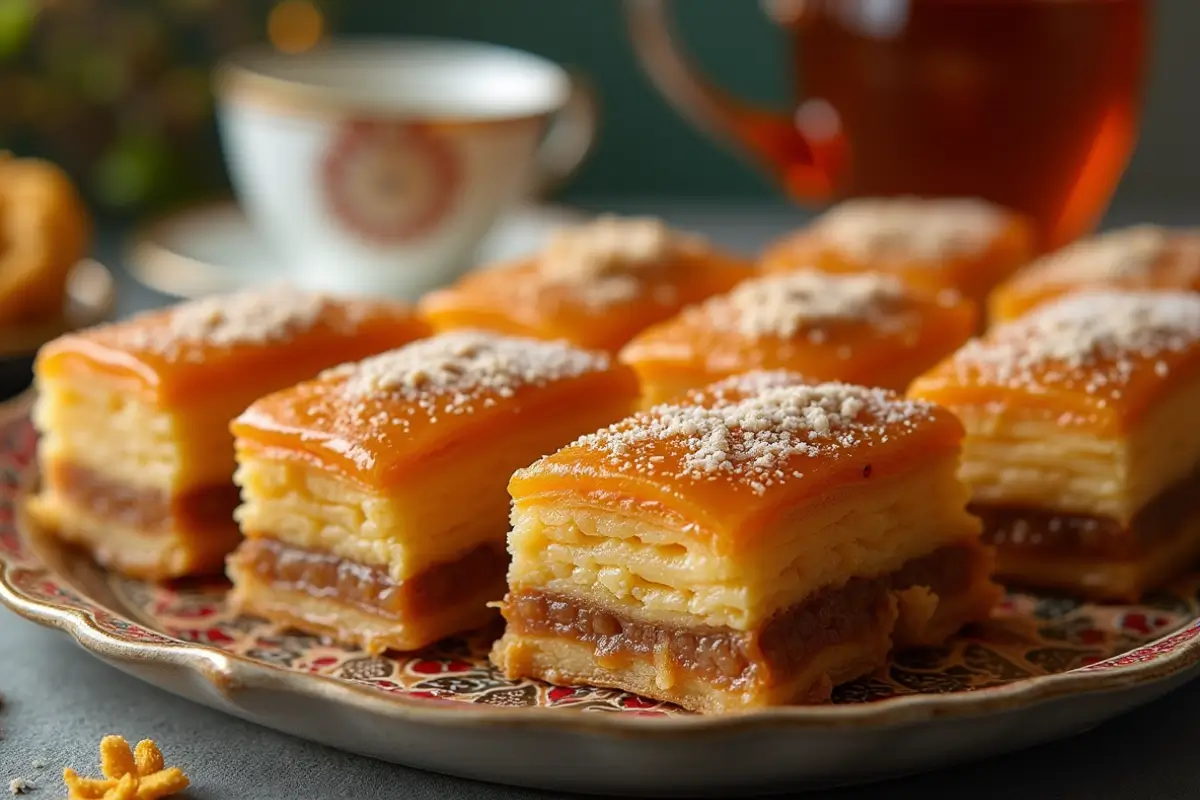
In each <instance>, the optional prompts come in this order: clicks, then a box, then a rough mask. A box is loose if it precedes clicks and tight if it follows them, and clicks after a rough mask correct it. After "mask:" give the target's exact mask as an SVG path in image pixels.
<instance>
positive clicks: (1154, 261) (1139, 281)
mask: <svg viewBox="0 0 1200 800" xmlns="http://www.w3.org/2000/svg"><path fill="white" fill-rule="evenodd" d="M1081 289H1130V290H1144V289H1166V290H1178V291H1190V292H1195V291H1200V230H1196V229H1193V230H1172V229H1170V228H1164V227H1162V226H1159V225H1135V226H1132V227H1129V228H1120V229H1117V230H1114V231H1108V232H1106V233H1101V234H1098V235H1096V236H1091V237H1088V238H1086V239H1080V240H1079V241H1077V242H1075V243H1074V244H1071V245H1068V246H1067V247H1064V248H1062V249H1061V250H1057V251H1055V252H1053V253H1050V254H1049V255H1046V256H1043V257H1042V258H1039V259H1037V260H1036V261H1034V262H1033V263H1031V264H1029V265H1028V266H1026V267H1024V268H1023V269H1021V270H1020V271H1019V272H1018V273H1017V274H1016V275H1013V276H1012V277H1011V278H1009V279H1008V280H1007V281H1005V282H1004V283H1002V284H1001V285H1000V286H999V287H998V288H997V289H996V291H995V292H993V293H992V295H991V297H990V298H989V299H988V312H989V313H988V316H989V318H990V319H991V320H992V321H993V322H1004V321H1007V320H1012V319H1015V318H1017V317H1019V316H1021V315H1023V314H1025V313H1026V312H1028V311H1030V310H1032V309H1034V308H1036V307H1037V306H1040V305H1042V304H1043V303H1045V302H1047V301H1049V300H1053V299H1055V298H1058V297H1061V296H1062V295H1065V294H1070V293H1073V292H1077V291H1079V290H1081Z"/></svg>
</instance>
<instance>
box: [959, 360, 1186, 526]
mask: <svg viewBox="0 0 1200 800" xmlns="http://www.w3.org/2000/svg"><path fill="white" fill-rule="evenodd" d="M950 408H951V410H952V411H954V412H955V414H957V415H958V417H959V419H960V420H962V422H963V426H964V427H965V428H966V431H967V438H966V439H965V441H964V444H963V460H962V471H961V476H962V479H963V480H964V481H965V482H966V483H967V484H968V485H970V487H971V489H972V491H973V494H974V499H975V501H976V502H983V503H989V504H993V505H1007V506H1029V507H1033V508H1042V509H1050V510H1059V511H1064V512H1070V513H1078V514H1091V515H1096V516H1108V517H1112V518H1114V519H1116V520H1118V521H1120V522H1122V523H1128V522H1129V521H1130V520H1131V519H1132V518H1133V516H1134V514H1136V513H1137V511H1138V510H1139V509H1140V508H1142V507H1143V506H1144V505H1145V504H1146V503H1148V502H1150V501H1151V500H1152V499H1153V498H1154V497H1156V496H1157V495H1159V494H1160V493H1161V492H1163V491H1164V490H1166V489H1167V488H1169V487H1170V486H1172V485H1173V484H1175V483H1177V482H1178V481H1180V480H1183V479H1185V478H1186V477H1187V476H1189V475H1191V474H1192V473H1193V472H1194V471H1195V469H1196V465H1197V464H1200V419H1198V418H1197V416H1196V410H1197V409H1200V379H1193V380H1192V381H1190V382H1189V383H1188V384H1187V385H1183V386H1180V387H1178V389H1177V390H1176V391H1174V392H1172V393H1171V394H1170V395H1169V396H1166V397H1164V398H1163V399H1162V400H1161V401H1160V402H1158V403H1157V404H1155V406H1153V407H1152V408H1150V409H1148V410H1147V411H1146V412H1145V413H1144V414H1143V415H1142V417H1141V418H1140V419H1139V420H1138V422H1137V424H1136V426H1135V427H1134V428H1132V429H1131V430H1129V431H1127V432H1126V433H1125V434H1124V435H1117V436H1115V437H1114V435H1113V434H1112V433H1111V432H1110V433H1109V434H1108V435H1107V436H1104V435H1098V434H1097V432H1096V431H1094V430H1092V429H1090V428H1089V427H1088V426H1086V425H1083V426H1080V425H1063V424H1062V423H1061V421H1060V420H1059V419H1058V418H1056V417H1054V416H1051V415H1048V414H1047V413H1045V412H1044V411H1042V410H1040V409H1029V408H1023V407H1021V406H1020V405H1011V406H1007V407H994V406H988V405H983V406H979V405H969V404H963V405H951V406H950Z"/></svg>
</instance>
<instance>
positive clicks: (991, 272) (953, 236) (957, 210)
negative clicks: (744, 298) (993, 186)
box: [762, 197, 1034, 300]
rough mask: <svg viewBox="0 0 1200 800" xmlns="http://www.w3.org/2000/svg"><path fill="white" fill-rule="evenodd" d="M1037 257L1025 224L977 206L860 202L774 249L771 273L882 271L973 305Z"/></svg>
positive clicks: (908, 200)
mask: <svg viewBox="0 0 1200 800" xmlns="http://www.w3.org/2000/svg"><path fill="white" fill-rule="evenodd" d="M1033 255H1034V240H1033V227H1032V225H1031V224H1030V223H1029V221H1028V220H1026V219H1025V218H1024V217H1022V216H1020V215H1018V214H1016V213H1014V212H1011V211H1008V210H1007V209H1003V208H1001V207H999V206H995V205H992V204H990V203H985V202H984V201H981V200H972V199H966V198H963V199H940V200H921V199H917V198H912V197H896V198H861V199H857V200H848V201H846V202H844V203H842V204H840V205H838V206H835V207H834V208H832V209H830V210H829V211H828V212H826V213H825V214H824V215H822V216H821V217H819V218H818V219H817V220H816V221H815V222H814V223H813V224H812V225H810V226H808V227H807V228H804V229H802V230H800V231H797V232H795V233H793V234H791V235H789V236H786V237H784V238H782V239H780V240H778V241H777V242H775V243H774V244H772V245H771V246H769V247H768V248H767V249H766V250H765V251H764V252H763V256H762V263H763V268H764V269H765V270H766V271H768V272H787V271H792V270H796V269H818V270H822V271H824V272H862V271H881V272H888V273H891V274H894V275H896V276H897V277H899V278H901V279H902V280H904V281H905V282H906V283H909V284H911V285H913V286H918V287H921V288H924V289H930V290H936V289H955V290H957V291H959V292H960V293H962V294H964V295H966V296H967V297H970V298H971V299H974V300H982V299H983V297H984V295H985V294H986V293H987V291H988V290H989V289H990V288H991V287H992V286H994V285H995V284H996V283H998V282H1000V281H1001V280H1003V279H1004V278H1006V277H1008V275H1009V274H1011V273H1012V272H1013V271H1014V270H1015V269H1016V268H1017V267H1019V266H1020V265H1022V264H1024V263H1025V262H1027V261H1028V260H1029V259H1030V258H1031V257H1032V256H1033Z"/></svg>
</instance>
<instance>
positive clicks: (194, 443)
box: [33, 378, 242, 494]
mask: <svg viewBox="0 0 1200 800" xmlns="http://www.w3.org/2000/svg"><path fill="white" fill-rule="evenodd" d="M38 390H39V394H38V400H37V403H36V404H35V406H34V410H33V419H34V423H35V424H36V425H37V427H38V430H39V431H41V433H42V438H41V440H40V442H39V445H38V451H39V454H40V455H41V457H42V460H43V463H49V462H50V461H51V460H56V461H60V462H69V463H71V464H74V465H77V466H81V467H86V468H87V469H89V470H91V471H93V472H95V473H96V474H98V475H100V476H102V477H104V478H105V479H107V480H109V481H112V482H114V483H120V484H123V485H126V486H129V487H131V488H137V489H154V490H158V491H162V492H165V493H167V494H174V493H180V492H185V491H188V490H190V489H195V488H201V487H205V486H211V485H213V484H217V483H224V482H228V481H229V480H230V478H231V477H232V475H233V467H234V463H233V437H232V435H231V434H230V433H229V421H230V420H231V419H232V418H233V416H235V415H236V414H237V413H239V412H240V411H241V410H242V409H241V408H240V407H234V406H231V405H230V404H229V403H228V402H222V401H214V402H210V403H207V404H198V405H195V406H192V407H189V408H188V409H187V411H186V412H172V411H168V410H164V409H161V408H158V407H156V406H154V405H150V404H147V403H146V402H144V401H143V400H141V399H140V398H138V397H136V396H135V395H132V394H130V393H128V392H122V391H119V390H116V389H113V388H111V387H109V386H106V385H105V384H104V383H103V382H102V381H98V382H91V383H89V382H85V381H77V380H69V379H58V378H55V379H52V380H46V379H42V380H40V381H39V384H38Z"/></svg>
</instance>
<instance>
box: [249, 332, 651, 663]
mask: <svg viewBox="0 0 1200 800" xmlns="http://www.w3.org/2000/svg"><path fill="white" fill-rule="evenodd" d="M636 396H637V384H636V380H635V378H634V376H633V374H632V372H631V371H630V370H629V369H628V368H626V367H623V366H621V365H620V364H617V363H615V362H614V361H613V359H612V358H611V357H610V356H608V355H607V354H605V353H601V352H595V351H585V350H580V349H578V348H575V347H572V346H570V345H567V344H565V343H562V342H543V341H538V340H533V339H527V338H521V337H510V336H502V335H499V334H495V333H490V332H481V331H455V332H451V333H446V334H440V335H438V336H435V337H432V338H430V339H425V340H422V341H419V342H415V343H413V344H410V345H407V346H405V347H402V348H399V349H397V350H393V351H389V352H387V353H383V354H380V355H376V356H373V357H371V358H368V359H365V360H363V361H361V362H358V363H354V364H347V365H344V366H340V367H336V368H334V369H332V370H329V371H326V372H325V373H323V374H321V375H320V376H319V377H318V378H316V379H315V380H312V381H307V382H304V383H301V384H299V385H297V386H294V387H292V388H289V389H284V390H282V391H280V392H277V393H274V394H271V395H268V396H267V397H264V398H262V399H260V400H258V401H257V402H255V403H254V404H253V405H251V406H250V407H249V408H248V409H247V410H246V411H245V412H244V413H243V414H242V415H240V416H239V417H238V418H237V420H235V421H234V423H233V426H232V428H233V432H234V434H235V436H236V452H237V460H238V470H237V482H238V484H239V485H240V486H241V489H242V499H243V504H242V506H241V507H240V508H239V510H238V512H237V519H238V521H239V523H240V525H241V528H242V531H243V533H244V534H245V541H244V543H243V544H242V545H241V546H240V547H239V548H238V549H237V551H236V552H235V553H234V554H233V555H232V556H231V557H230V559H229V565H228V575H229V577H230V578H231V579H232V581H233V584H234V588H233V591H232V593H231V595H230V602H231V603H232V604H233V605H234V606H236V607H238V608H240V609H242V610H244V611H246V612H249V613H253V614H257V615H259V616H263V617H266V618H267V619H270V620H274V621H277V622H279V623H281V624H287V625H291V626H293V627H297V628H300V629H302V630H307V631H312V632H315V633H319V634H323V635H324V634H328V635H332V636H335V637H336V638H338V639H339V640H341V641H344V642H347V643H352V644H357V645H359V646H362V647H364V648H366V649H368V650H371V651H373V652H377V651H380V650H384V649H387V648H392V649H396V650H412V649H416V648H419V647H422V646H424V645H427V644H430V643H432V642H435V641H437V640H438V639H441V638H443V637H445V636H449V635H450V634H453V633H457V632H460V631H464V630H468V629H471V628H474V627H477V626H479V625H481V624H482V623H484V622H486V621H487V620H488V618H489V616H491V615H493V614H494V612H492V611H491V610H490V609H489V608H488V603H489V602H492V601H496V600H499V599H500V598H501V597H502V596H503V594H504V575H505V571H506V568H507V565H508V555H507V553H506V552H505V544H504V542H505V538H504V537H505V534H506V532H507V530H508V511H509V501H508V494H507V492H506V486H507V484H508V480H509V478H510V477H511V476H512V473H513V471H514V470H516V469H518V468H519V467H523V466H526V465H528V464H530V463H532V462H533V461H535V460H536V459H538V458H540V457H541V456H543V455H545V454H546V453H549V452H552V451H553V450H554V449H555V448H557V447H559V446H561V445H562V444H564V443H565V442H568V441H570V440H571V439H573V438H575V437H577V436H579V435H580V434H582V433H585V432H587V431H590V430H594V429H596V428H597V427H600V426H602V425H605V424H608V423H610V422H612V421H613V420H615V419H618V418H620V417H622V416H624V415H625V414H627V413H628V412H629V410H630V408H631V407H632V405H633V403H634V400H635V398H636Z"/></svg>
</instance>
